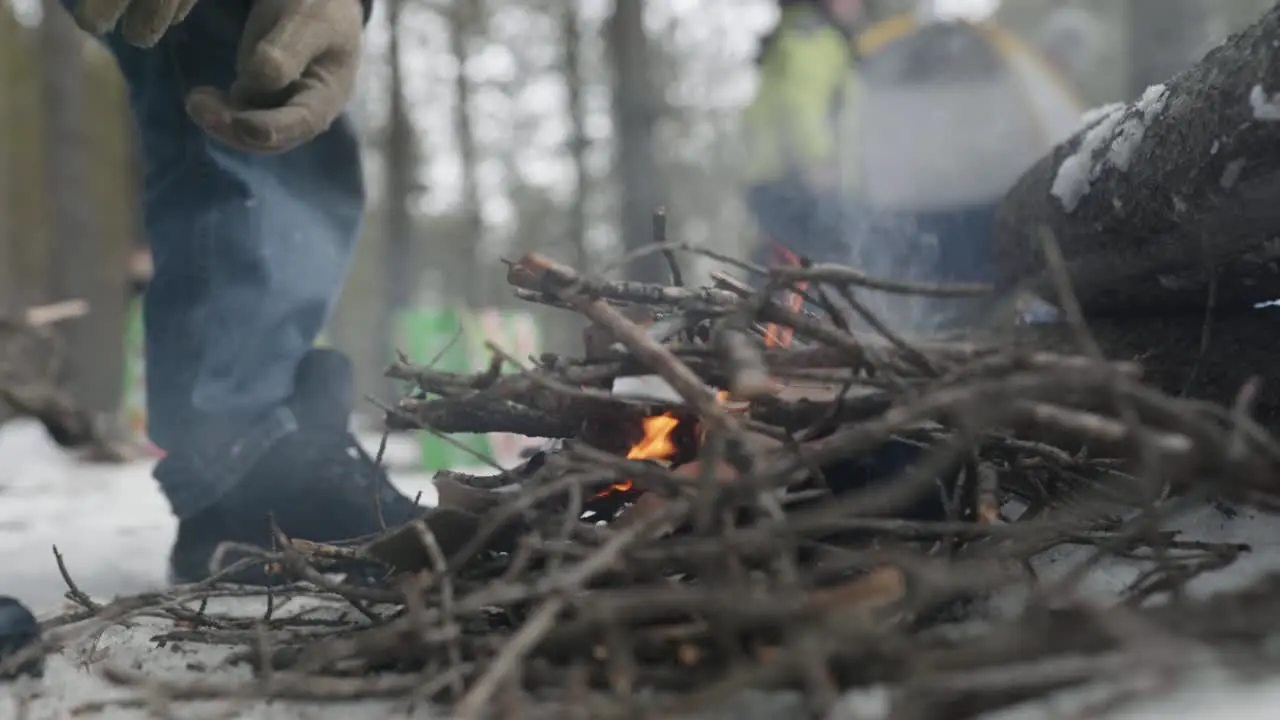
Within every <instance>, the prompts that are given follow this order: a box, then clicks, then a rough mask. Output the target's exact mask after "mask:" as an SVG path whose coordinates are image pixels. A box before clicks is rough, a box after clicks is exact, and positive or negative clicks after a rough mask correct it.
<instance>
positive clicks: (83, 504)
mask: <svg viewBox="0 0 1280 720" xmlns="http://www.w3.org/2000/svg"><path fill="white" fill-rule="evenodd" d="M363 439H364V440H365V445H366V447H368V448H369V451H370V452H373V451H374V450H375V449H376V448H377V443H378V438H377V437H369V438H363ZM415 452H416V448H415V446H414V442H413V439H412V438H393V439H392V441H391V442H390V443H389V444H388V448H387V453H386V454H385V455H384V460H385V461H386V463H387V466H388V467H389V468H391V469H392V479H393V482H395V483H396V485H397V486H399V487H400V489H401V490H402V491H404V492H405V493H407V494H409V495H410V496H414V495H416V494H417V493H418V492H419V491H421V492H422V502H423V503H424V504H429V505H430V504H434V503H435V491H434V489H432V487H431V481H430V477H429V476H428V475H426V474H425V473H423V472H421V471H417V470H416V469H415V468H414V464H415V463H414V453H415ZM152 464H153V463H151V462H135V463H130V464H127V465H97V464H86V463H82V462H79V461H77V460H76V459H74V458H72V457H70V456H68V455H67V454H66V453H65V452H63V451H62V450H61V449H60V448H58V447H57V446H56V445H54V444H53V443H52V442H50V441H49V439H48V437H47V436H46V435H45V432H44V429H43V428H42V427H41V426H39V425H38V424H36V423H31V422H24V421H16V422H12V423H7V424H5V425H3V426H0V595H11V596H13V597H16V598H18V599H19V600H22V601H23V602H25V603H27V604H28V605H30V606H31V607H32V608H33V609H35V610H37V612H39V611H43V610H48V609H51V608H56V607H58V606H59V605H60V604H61V598H62V594H63V591H64V590H65V585H64V583H63V582H62V579H61V578H60V577H59V575H58V570H57V565H56V564H55V563H54V558H53V552H52V548H53V546H55V545H56V546H57V547H58V550H59V552H61V553H62V556H63V558H64V559H65V560H66V563H67V567H68V569H69V570H70V572H71V574H72V577H73V578H74V579H75V581H76V583H77V584H78V585H79V586H80V588H81V589H82V590H84V591H85V592H87V593H89V594H91V595H93V596H95V597H105V598H110V597H113V596H116V595H121V594H132V593H137V592H141V591H144V590H148V589H152V588H158V587H161V586H162V585H163V583H164V582H165V573H166V570H165V568H166V563H167V561H168V555H169V546H170V545H171V544H172V543H173V536H174V532H175V531H176V528H177V525H176V523H175V521H174V519H173V516H172V515H170V513H169V505H168V503H167V502H166V500H165V499H164V496H163V495H161V494H160V489H159V487H158V486H157V485H156V483H155V481H154V480H153V479H152V478H151V467H152Z"/></svg>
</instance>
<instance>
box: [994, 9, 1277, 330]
mask: <svg viewBox="0 0 1280 720" xmlns="http://www.w3.org/2000/svg"><path fill="white" fill-rule="evenodd" d="M1277 93H1280V7H1277V8H1274V9H1272V10H1270V11H1269V12H1267V13H1266V14H1265V15H1264V16H1263V17H1262V18H1261V19H1260V20H1259V21H1258V22H1257V23H1255V24H1254V25H1253V26H1251V27H1250V28H1248V29H1247V30H1245V31H1243V32H1241V33H1239V34H1237V35H1234V36H1232V37H1231V38H1230V39H1228V40H1227V41H1226V42H1225V43H1223V44H1222V45H1221V46H1220V47H1218V48H1217V49H1215V50H1213V51H1212V52H1210V53H1209V54H1208V55H1207V56H1206V57H1205V58H1204V59H1203V60H1202V61H1201V62H1200V63H1198V64H1197V65H1195V66H1194V67H1192V68H1190V69H1189V70H1187V71H1186V72H1184V73H1182V74H1181V75H1179V76H1177V77H1175V78H1173V79H1172V80H1171V81H1170V82H1169V83H1167V84H1166V85H1164V86H1156V87H1153V88H1151V89H1149V90H1148V91H1147V92H1146V93H1145V94H1144V95H1143V97H1142V98H1141V99H1139V100H1138V101H1137V102H1134V103H1132V104H1130V105H1127V106H1116V107H1112V108H1105V109H1102V110H1100V111H1098V112H1095V113H1093V114H1092V115H1093V117H1091V118H1088V119H1086V123H1085V127H1083V128H1082V129H1081V130H1080V131H1079V132H1078V133H1076V135H1075V136H1073V137H1072V138H1071V139H1069V140H1068V141H1066V142H1064V143H1063V144H1061V145H1059V146H1058V147H1057V148H1055V149H1054V151H1053V152H1052V153H1051V154H1050V155H1048V156H1047V157H1045V158H1043V159H1041V161H1040V162H1039V163H1037V164H1036V165H1035V166H1033V167H1032V168H1031V169H1030V170H1028V171H1027V172H1026V173H1025V174H1024V175H1023V176H1022V178H1021V179H1020V180H1019V181H1018V183H1017V184H1016V185H1015V186H1014V188H1013V189H1012V190H1011V191H1010V192H1009V193H1008V195H1007V196H1006V197H1005V199H1004V201H1003V203H1002V205H1001V208H1000V212H999V218H998V220H997V228H996V233H995V240H994V244H995V246H994V249H993V253H994V256H995V260H996V264H997V279H998V283H999V284H1000V285H1001V286H1002V287H1005V288H1008V287H1012V286H1014V285H1017V284H1020V283H1021V284H1023V286H1024V287H1026V288H1027V289H1028V290H1030V291H1032V292H1034V293H1036V294H1038V295H1040V296H1041V297H1044V298H1046V299H1053V296H1054V293H1053V290H1052V287H1053V283H1052V281H1051V279H1049V278H1048V277H1046V275H1045V268H1044V265H1043V257H1042V254H1041V249H1040V248H1041V242H1040V237H1041V235H1042V234H1043V230H1045V229H1047V230H1048V231H1049V234H1050V235H1052V236H1053V238H1054V239H1055V240H1056V242H1057V243H1058V245H1059V246H1060V247H1061V250H1062V253H1063V256H1064V257H1065V258H1066V261H1067V271H1068V274H1069V276H1070V279H1071V281H1072V283H1073V285H1074V287H1075V291H1076V293H1077V294H1078V295H1079V297H1080V300H1081V303H1082V305H1083V306H1084V309H1085V311H1086V312H1087V313H1088V314H1089V315H1090V316H1099V315H1117V314H1130V313H1138V314H1141V313H1145V312H1152V311H1155V312H1172V311H1182V310H1190V309H1195V308H1204V307H1205V306H1206V305H1207V304H1208V303H1209V298H1210V297H1211V296H1212V298H1213V300H1212V304H1213V305H1215V306H1216V307H1219V308H1238V307H1250V306H1252V305H1254V304H1256V303H1258V302H1262V301H1267V300H1271V299H1274V298H1276V297H1278V296H1280V282H1278V281H1280V242H1277V237H1278V236H1280V205H1278V204H1276V202H1275V198H1276V197H1277V196H1280V97H1278V96H1277ZM1215 277H1216V278H1217V283H1216V286H1215V285H1214V282H1213V279H1214V278H1215Z"/></svg>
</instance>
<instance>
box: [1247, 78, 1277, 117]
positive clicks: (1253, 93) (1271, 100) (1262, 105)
mask: <svg viewBox="0 0 1280 720" xmlns="http://www.w3.org/2000/svg"><path fill="white" fill-rule="evenodd" d="M1249 107H1251V108H1253V119H1254V120H1262V121H1264V122H1278V121H1280V93H1269V92H1267V91H1266V90H1265V89H1264V88H1263V87H1262V86H1261V85H1254V86H1253V89H1251V90H1250V91H1249Z"/></svg>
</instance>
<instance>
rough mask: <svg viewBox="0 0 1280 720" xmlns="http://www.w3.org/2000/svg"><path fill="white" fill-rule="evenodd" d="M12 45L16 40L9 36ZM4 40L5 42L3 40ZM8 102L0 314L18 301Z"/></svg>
mask: <svg viewBox="0 0 1280 720" xmlns="http://www.w3.org/2000/svg"><path fill="white" fill-rule="evenodd" d="M8 29H9V28H8V27H7V26H5V25H4V24H3V20H0V39H3V38H5V37H6V36H7V35H8V32H7V31H8ZM9 42H10V43H12V44H13V46H16V45H17V42H16V40H14V39H10V40H9ZM6 44H7V43H6ZM11 52H12V51H11V50H10V48H9V47H4V48H0V84H3V85H4V86H5V87H10V86H11V82H12V80H13V78H12V72H13V71H12V70H11V69H10V61H9V56H10V54H11ZM11 114H12V113H11V111H10V110H9V103H7V102H2V103H0V316H3V315H5V314H8V313H10V312H13V311H14V310H16V309H17V307H18V303H19V302H21V294H20V292H19V290H18V286H17V282H18V273H17V261H18V256H17V252H16V245H15V243H16V242H17V220H16V218H14V216H13V209H12V203H13V182H12V175H13V163H14V154H13V153H12V152H10V151H9V147H10V145H12V140H11V138H12V137H13V128H12V122H11V121H10V119H9V117H10V115H11Z"/></svg>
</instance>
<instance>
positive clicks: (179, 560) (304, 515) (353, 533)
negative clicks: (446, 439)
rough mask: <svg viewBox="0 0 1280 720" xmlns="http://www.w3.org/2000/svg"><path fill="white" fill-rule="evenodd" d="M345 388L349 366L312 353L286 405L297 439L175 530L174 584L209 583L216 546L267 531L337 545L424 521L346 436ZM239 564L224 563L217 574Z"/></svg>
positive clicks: (276, 448) (256, 541)
mask: <svg viewBox="0 0 1280 720" xmlns="http://www.w3.org/2000/svg"><path fill="white" fill-rule="evenodd" d="M352 388H353V382H352V377H351V367H350V363H349V362H348V361H347V360H346V358H345V357H343V356H342V355H341V354H340V353H338V352H336V351H333V350H327V349H318V350H313V351H312V352H311V353H309V354H308V355H307V356H306V357H305V358H304V359H303V361H302V362H301V363H300V364H299V366H298V370H297V373H296V377H295V388H294V395H293V397H292V399H291V400H290V402H289V403H288V407H289V409H290V410H291V411H292V414H293V415H294V417H295V419H296V424H297V429H296V430H294V431H292V432H289V433H287V434H285V435H284V436H283V437H281V438H280V439H278V440H276V441H275V442H274V443H272V444H271V445H270V446H269V447H268V448H267V449H266V450H265V452H264V453H263V454H262V455H261V457H259V458H258V460H257V461H256V462H254V463H253V465H252V466H251V468H250V470H249V471H248V472H247V473H246V474H245V475H244V476H243V477H242V478H241V479H240V480H239V481H238V482H236V483H235V485H234V486H233V487H231V488H230V489H229V490H228V491H227V492H226V493H225V494H224V495H223V496H222V497H221V498H220V499H219V500H218V502H217V503H216V504H215V505H213V506H212V507H210V508H208V509H206V510H203V511H201V512H200V513H198V514H196V515H194V516H192V517H189V518H185V519H183V520H182V521H181V522H180V523H179V526H178V539H177V542H176V543H175V544H174V547H173V551H172V554H171V556H170V566H171V571H172V579H173V580H174V581H175V582H184V583H185V582H194V581H197V580H200V579H202V578H205V577H207V576H208V574H209V571H210V567H209V563H210V560H211V559H212V556H213V554H214V551H215V550H216V548H217V547H218V545H219V544H221V543H223V542H236V543H245V544H250V545H254V546H257V547H265V548H270V547H272V545H273V538H272V533H271V523H272V522H274V523H275V525H276V526H277V527H279V528H280V530H281V531H282V532H283V533H284V534H285V535H286V536H287V537H290V538H298V539H304V540H311V541H315V542H337V541H343V540H350V539H354V538H358V537H366V536H370V535H374V534H376V533H379V532H381V531H382V530H384V529H385V528H388V527H395V526H397V525H402V524H404V523H406V522H409V521H411V520H414V519H416V518H419V517H423V516H425V515H426V514H427V512H428V510H427V509H426V508H420V507H418V506H417V505H416V504H415V503H414V501H413V500H411V499H409V498H407V497H405V496H404V495H402V494H401V493H400V492H399V491H397V490H396V489H395V487H393V486H392V485H391V482H390V480H389V479H388V478H387V475H386V472H385V471H384V470H383V469H382V468H380V467H378V466H377V465H376V464H375V463H374V461H373V459H372V458H371V457H370V456H369V454H368V453H366V452H365V451H364V449H363V448H361V447H360V444H359V443H358V442H357V441H356V439H355V437H354V436H353V435H352V434H351V432H350V431H349V430H348V422H349V418H350V414H351V410H352V405H353V402H354V397H353V391H352ZM468 539H469V538H459V539H454V538H440V542H441V544H442V545H445V544H450V545H452V544H461V543H464V542H466V541H467V540H468ZM236 557H237V556H235V555H227V556H225V558H224V560H223V564H222V565H223V567H225V566H226V565H227V564H229V561H231V560H234V559H236ZM233 579H234V580H236V581H238V582H245V583H254V584H264V583H269V582H271V581H272V580H273V579H272V578H270V577H268V576H267V574H266V573H265V572H264V569H263V568H255V569H254V570H252V571H250V572H247V573H245V574H243V575H237V576H236V577H235V578H233ZM281 579H283V578H281Z"/></svg>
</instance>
